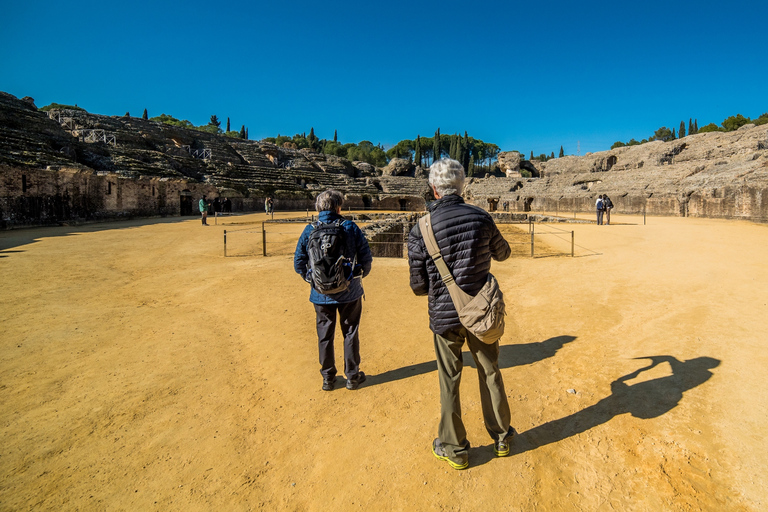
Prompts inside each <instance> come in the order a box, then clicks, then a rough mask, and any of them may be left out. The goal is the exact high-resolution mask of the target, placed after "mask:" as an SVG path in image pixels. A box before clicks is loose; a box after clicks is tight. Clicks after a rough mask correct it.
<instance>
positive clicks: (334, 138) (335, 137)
mask: <svg viewBox="0 0 768 512" xmlns="http://www.w3.org/2000/svg"><path fill="white" fill-rule="evenodd" d="M333 142H339V138H338V137H337V136H336V130H333Z"/></svg>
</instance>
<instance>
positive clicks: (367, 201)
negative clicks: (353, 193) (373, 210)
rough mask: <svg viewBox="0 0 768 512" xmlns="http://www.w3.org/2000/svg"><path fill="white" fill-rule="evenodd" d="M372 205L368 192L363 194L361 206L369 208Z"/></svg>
mask: <svg viewBox="0 0 768 512" xmlns="http://www.w3.org/2000/svg"><path fill="white" fill-rule="evenodd" d="M371 206H373V201H371V196H369V195H368V194H363V207H364V208H370V207H371Z"/></svg>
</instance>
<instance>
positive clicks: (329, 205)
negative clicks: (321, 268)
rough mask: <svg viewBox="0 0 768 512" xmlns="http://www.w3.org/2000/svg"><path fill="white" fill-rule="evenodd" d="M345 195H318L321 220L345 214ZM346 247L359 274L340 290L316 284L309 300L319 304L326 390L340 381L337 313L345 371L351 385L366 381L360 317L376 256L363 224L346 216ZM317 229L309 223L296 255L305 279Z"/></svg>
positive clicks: (328, 192)
mask: <svg viewBox="0 0 768 512" xmlns="http://www.w3.org/2000/svg"><path fill="white" fill-rule="evenodd" d="M343 203H344V196H343V195H342V194H341V192H338V191H336V190H326V191H325V192H322V193H321V194H320V195H318V196H317V199H316V201H315V208H316V209H317V211H318V212H319V216H318V222H321V223H326V224H330V223H333V222H335V221H336V220H338V219H343V217H342V216H341V207H342V205H343ZM342 228H343V229H344V234H345V237H344V238H345V241H346V249H345V250H344V256H345V258H349V259H350V260H351V261H355V262H356V266H355V268H354V270H353V275H354V276H355V277H354V278H353V279H352V280H351V282H350V284H349V286H348V288H347V289H346V290H344V291H342V292H340V293H334V294H330V295H324V294H322V293H320V292H318V291H317V290H315V289H314V288H312V290H311V291H310V294H309V301H310V302H311V303H312V304H313V306H314V308H315V315H316V321H317V339H318V346H319V351H320V373H321V374H322V376H323V390H325V391H331V390H333V388H334V387H335V385H336V359H335V355H334V350H333V338H334V333H335V332H336V315H337V313H338V318H339V321H340V323H341V332H342V333H343V335H344V373H345V375H346V376H347V389H350V390H354V389H357V388H358V386H360V384H362V383H363V382H364V381H365V373H363V372H361V371H360V336H359V328H360V317H361V315H362V312H363V283H362V278H364V277H366V276H367V275H368V273H369V272H370V271H371V262H372V261H373V256H372V254H371V249H370V247H368V241H367V240H366V238H365V235H363V232H362V231H361V230H360V228H359V227H358V226H357V224H355V223H354V222H352V221H351V220H344V221H343V223H342ZM313 229H314V226H313V225H312V224H309V225H308V226H307V227H306V228H304V231H303V232H302V233H301V237H299V242H298V243H297V244H296V252H295V254H294V258H293V268H294V270H296V273H297V274H299V275H300V276H301V277H302V278H303V279H304V280H305V281H308V282H310V279H309V277H308V273H309V272H310V269H309V253H308V251H307V244H308V242H309V235H310V233H311V232H312V230H313Z"/></svg>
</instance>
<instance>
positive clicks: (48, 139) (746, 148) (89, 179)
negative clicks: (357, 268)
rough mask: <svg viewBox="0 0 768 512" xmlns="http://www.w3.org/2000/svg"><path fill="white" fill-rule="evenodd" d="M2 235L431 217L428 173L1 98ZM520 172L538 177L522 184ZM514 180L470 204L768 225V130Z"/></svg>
mask: <svg viewBox="0 0 768 512" xmlns="http://www.w3.org/2000/svg"><path fill="white" fill-rule="evenodd" d="M0 140H1V141H2V148H1V149H2V151H0V175H1V176H2V180H1V181H0V227H2V228H5V229H7V228H13V227H21V226H30V225H41V224H55V223H77V222H87V221H96V220H104V219H119V218H128V217H152V216H176V215H195V214H197V209H196V203H197V199H199V197H200V196H202V195H203V194H205V195H208V196H209V197H221V198H224V197H227V198H229V199H230V200H231V201H232V208H233V211H235V212H237V211H254V210H257V209H260V208H261V206H262V205H263V202H264V199H265V197H267V196H271V197H273V198H275V207H276V208H277V209H280V210H289V209H297V210H298V209H300V210H304V209H307V208H311V207H312V204H313V198H314V197H315V196H316V195H317V193H318V192H319V191H322V190H325V189H327V188H336V189H339V190H342V191H343V192H344V193H345V194H346V200H347V204H348V205H349V206H350V207H352V208H369V209H387V210H404V211H420V210H423V209H424V207H425V204H426V202H427V201H429V200H431V199H432V197H431V192H430V190H429V187H428V186H427V183H426V179H425V177H426V170H425V169H422V168H420V167H416V166H414V165H413V164H411V163H410V162H408V161H406V160H398V159H396V160H394V161H392V162H390V164H389V165H388V166H387V167H385V168H375V167H373V166H371V165H369V164H366V163H362V162H350V161H347V160H345V159H343V158H338V157H333V156H328V155H323V154H318V153H314V152H311V151H309V150H293V149H287V148H282V147H277V146H275V145H274V144H269V143H265V142H259V141H249V140H242V139H236V138H231V137H227V136H225V135H212V134H208V133H203V132H199V131H195V130H190V129H184V128H178V127H174V126H170V125H166V124H162V123H157V122H153V121H150V120H144V119H141V118H135V117H117V116H103V115H96V114H90V113H87V112H84V111H71V110H64V111H51V112H48V113H45V112H41V111H38V109H37V107H36V106H35V105H34V101H33V100H32V99H31V98H24V99H18V98H16V97H15V96H12V95H10V94H6V93H1V92H0ZM521 164H522V165H523V166H524V167H526V168H528V169H531V164H533V166H535V167H533V170H534V172H533V175H534V177H530V178H524V177H522V175H521V172H520V171H521ZM499 166H500V168H501V169H502V170H503V171H504V173H505V174H506V176H505V177H496V176H486V177H483V178H471V179H469V181H468V185H467V188H466V193H465V196H466V199H467V200H468V201H469V202H471V203H474V204H476V205H478V206H481V207H483V208H486V209H488V210H490V211H493V210H497V209H502V207H503V205H505V204H506V205H507V208H508V209H509V210H510V211H512V212H533V211H547V212H558V211H561V212H590V211H592V210H593V209H594V204H595V198H596V196H597V195H598V194H608V195H609V196H610V197H611V199H612V200H613V203H614V204H615V206H616V210H615V211H617V212H620V213H643V212H646V213H647V214H649V215H667V216H699V217H718V218H738V219H747V220H753V221H758V222H766V221H768V125H762V126H754V125H747V126H743V127H742V128H741V129H739V130H737V131H735V132H728V133H721V132H714V133H705V134H697V135H692V136H688V137H684V138H682V139H678V140H674V141H670V142H661V141H656V142H650V143H647V144H643V145H638V146H631V147H622V148H618V149H614V150H611V151H604V152H600V153H594V154H587V155H585V156H582V157H574V156H567V157H563V158H558V159H553V160H550V161H548V162H545V163H542V162H521V161H520V155H519V154H517V153H502V154H500V156H499Z"/></svg>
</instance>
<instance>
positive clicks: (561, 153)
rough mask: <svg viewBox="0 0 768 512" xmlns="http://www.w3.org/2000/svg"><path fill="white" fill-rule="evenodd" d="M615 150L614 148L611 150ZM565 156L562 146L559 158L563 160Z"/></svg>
mask: <svg viewBox="0 0 768 512" xmlns="http://www.w3.org/2000/svg"><path fill="white" fill-rule="evenodd" d="M611 149H613V148H611ZM563 156H565V153H564V152H563V146H560V154H559V155H558V156H557V157H558V158H563Z"/></svg>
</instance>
